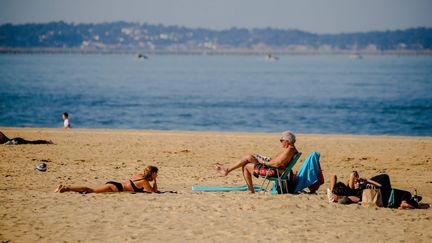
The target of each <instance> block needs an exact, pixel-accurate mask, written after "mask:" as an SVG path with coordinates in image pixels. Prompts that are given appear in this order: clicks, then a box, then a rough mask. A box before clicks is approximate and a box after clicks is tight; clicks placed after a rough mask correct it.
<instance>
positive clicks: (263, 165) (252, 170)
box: [216, 131, 298, 193]
mask: <svg viewBox="0 0 432 243" xmlns="http://www.w3.org/2000/svg"><path fill="white" fill-rule="evenodd" d="M279 141H280V143H281V146H282V148H283V151H282V152H280V153H279V154H278V155H276V156H275V158H274V159H271V158H269V157H267V156H262V155H259V154H255V155H247V156H245V157H244V158H243V159H241V160H239V161H237V162H235V163H233V164H232V165H231V166H228V167H223V166H220V165H218V166H217V167H216V170H217V171H218V172H219V173H220V174H222V175H223V176H227V175H228V174H229V173H231V171H233V170H235V169H238V168H242V171H243V175H244V178H245V180H246V183H247V185H248V188H249V191H250V192H252V193H254V192H255V190H254V188H253V183H252V175H253V176H255V177H256V178H258V177H259V176H266V175H267V176H268V177H277V172H276V169H277V170H279V173H283V172H284V170H285V169H286V167H287V165H288V163H289V162H290V161H291V159H292V158H293V157H294V155H296V154H297V153H298V151H297V149H296V148H295V146H294V143H295V142H296V136H295V135H294V133H292V132H291V131H285V132H283V133H282V135H281V137H280V140H279ZM269 166H271V167H269Z"/></svg>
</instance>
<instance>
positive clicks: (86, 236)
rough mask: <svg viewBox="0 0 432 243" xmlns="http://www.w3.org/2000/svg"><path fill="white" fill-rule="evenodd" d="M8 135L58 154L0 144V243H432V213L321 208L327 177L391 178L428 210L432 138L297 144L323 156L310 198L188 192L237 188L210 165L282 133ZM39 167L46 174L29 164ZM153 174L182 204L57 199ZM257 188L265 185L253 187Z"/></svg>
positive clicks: (334, 138) (263, 147)
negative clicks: (152, 169)
mask: <svg viewBox="0 0 432 243" xmlns="http://www.w3.org/2000/svg"><path fill="white" fill-rule="evenodd" d="M0 131H2V132H3V133H5V134H6V135H7V136H8V137H18V136H19V137H23V138H26V139H52V140H53V141H54V143H55V144H54V145H19V146H13V145H0V178H1V179H0V182H1V183H0V215H1V220H0V240H2V241H3V242H5V241H6V242H142V241H145V242H166V241H170V242H203V241H204V242H208V241H210V242H226V241H228V242H246V241H251V242H255V241H259V242H263V241H273V242H279V241H283V242H306V241H307V242H330V241H331V242H334V241H336V242H354V241H356V242H372V241H378V242H384V241H386V242H387V241H388V242H394V241H404V242H432V209H418V210H396V209H387V208H379V209H369V208H362V207H361V206H359V205H340V204H336V203H329V202H328V201H327V197H326V193H325V190H326V188H327V187H328V185H329V182H328V180H329V178H330V175H333V174H337V175H339V178H340V179H342V180H343V181H345V180H347V178H348V175H349V173H350V172H351V171H352V170H358V171H359V173H360V175H361V176H362V177H372V176H374V175H376V174H379V173H388V174H389V175H390V177H391V182H392V185H393V186H394V187H396V188H401V189H405V190H408V191H411V192H413V191H414V188H417V190H418V192H419V194H420V195H422V196H423V201H422V202H424V203H432V138H431V137H387V136H354V135H313V134H298V135H297V144H296V145H297V148H298V149H299V150H300V151H301V152H303V155H302V157H301V159H300V161H299V162H298V163H297V165H296V167H295V169H294V170H298V169H299V168H300V166H301V165H302V164H303V161H304V160H305V159H306V158H307V156H308V155H309V154H310V153H311V152H312V151H319V152H320V153H321V166H322V169H323V171H324V176H325V180H326V183H325V184H324V185H323V186H322V187H321V188H320V189H319V191H318V192H317V194H316V195H309V194H300V195H272V194H270V193H266V194H264V193H256V194H254V195H252V194H250V193H248V192H229V193H205V192H194V191H192V190H191V187H192V186H193V185H243V184H244V182H243V178H242V175H241V172H240V171H235V172H233V173H232V174H230V175H229V176H228V177H222V176H220V175H219V174H217V173H216V172H215V170H214V167H215V164H216V163H222V164H227V163H232V162H234V161H236V160H238V159H240V158H242V157H243V156H244V155H247V154H251V153H257V152H258V153H261V154H267V155H270V156H274V155H275V154H277V153H278V152H279V151H281V147H280V143H279V134H278V133H238V132H236V133H234V132H176V131H137V130H104V129H70V130H63V129H39V128H0ZM43 160H46V161H47V164H48V170H47V172H45V173H41V172H37V171H36V170H35V165H36V164H37V163H38V162H41V161H43ZM150 164H151V165H156V166H158V167H159V177H158V183H159V189H160V190H162V191H163V190H175V191H178V194H159V195H156V194H132V193H129V192H123V193H108V194H86V195H82V194H79V193H72V192H68V193H63V194H60V193H54V190H55V188H56V186H57V185H58V184H59V183H64V184H67V185H87V186H98V185H101V184H104V183H105V182H106V181H108V180H115V181H121V180H126V179H128V178H129V176H130V175H132V174H134V173H138V172H141V171H142V170H143V169H144V167H145V166H146V165H150ZM254 181H255V182H256V183H257V184H260V183H261V180H254Z"/></svg>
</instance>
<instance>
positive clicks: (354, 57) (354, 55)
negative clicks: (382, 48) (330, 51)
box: [349, 53, 363, 59]
mask: <svg viewBox="0 0 432 243" xmlns="http://www.w3.org/2000/svg"><path fill="white" fill-rule="evenodd" d="M349 58H351V59H363V56H362V55H360V54H359V53H353V54H351V55H350V56H349Z"/></svg>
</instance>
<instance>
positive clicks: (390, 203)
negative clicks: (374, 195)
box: [387, 189, 396, 208]
mask: <svg viewBox="0 0 432 243" xmlns="http://www.w3.org/2000/svg"><path fill="white" fill-rule="evenodd" d="M395 204H396V200H395V192H394V189H392V190H391V192H390V197H389V200H388V203H387V207H389V208H394V207H395Z"/></svg>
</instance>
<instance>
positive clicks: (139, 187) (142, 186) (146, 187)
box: [55, 165, 159, 193]
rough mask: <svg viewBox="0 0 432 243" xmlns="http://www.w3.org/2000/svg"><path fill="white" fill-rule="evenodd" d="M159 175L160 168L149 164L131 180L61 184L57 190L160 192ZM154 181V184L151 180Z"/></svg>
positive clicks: (81, 191)
mask: <svg viewBox="0 0 432 243" xmlns="http://www.w3.org/2000/svg"><path fill="white" fill-rule="evenodd" d="M157 175H158V168H157V167H155V166H151V165H150V166H147V168H145V169H144V172H143V173H142V174H136V175H133V176H132V177H131V179H130V180H129V181H123V182H115V181H108V182H107V183H105V185H103V186H100V187H96V188H89V187H85V186H63V185H59V186H58V187H57V189H56V190H55V192H60V193H62V192H69V191H72V192H80V193H103V192H122V191H133V192H149V193H152V192H155V193H158V192H159V191H158V188H157V183H156V177H157ZM151 181H153V186H152V185H150V182H151Z"/></svg>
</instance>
